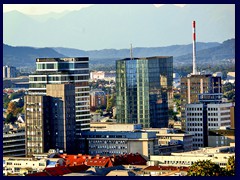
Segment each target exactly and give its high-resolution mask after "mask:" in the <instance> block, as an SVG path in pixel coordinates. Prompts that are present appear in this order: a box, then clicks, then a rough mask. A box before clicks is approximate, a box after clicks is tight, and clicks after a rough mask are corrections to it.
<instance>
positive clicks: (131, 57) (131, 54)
mask: <svg viewBox="0 0 240 180" xmlns="http://www.w3.org/2000/svg"><path fill="white" fill-rule="evenodd" d="M130 59H131V60H132V59H133V52H132V44H130Z"/></svg>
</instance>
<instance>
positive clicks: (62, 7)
mask: <svg viewBox="0 0 240 180" xmlns="http://www.w3.org/2000/svg"><path fill="white" fill-rule="evenodd" d="M162 5H164V4H155V6H156V7H160V6H162ZM175 5H176V6H179V7H183V6H184V4H175ZM89 6H91V4H3V12H9V11H13V10H17V11H19V12H22V13H24V14H31V15H39V14H47V13H50V12H56V13H59V12H63V11H72V10H79V9H82V8H84V7H89Z"/></svg>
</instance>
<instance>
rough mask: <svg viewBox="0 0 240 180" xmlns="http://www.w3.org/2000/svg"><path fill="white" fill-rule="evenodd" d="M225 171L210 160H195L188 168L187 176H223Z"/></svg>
mask: <svg viewBox="0 0 240 180" xmlns="http://www.w3.org/2000/svg"><path fill="white" fill-rule="evenodd" d="M224 175H226V171H225V170H224V169H223V168H221V167H220V166H219V165H218V164H215V163H213V162H211V161H210V160H203V161H200V160H199V161H197V162H195V163H193V165H192V166H191V167H190V169H189V170H188V173H187V176H224Z"/></svg>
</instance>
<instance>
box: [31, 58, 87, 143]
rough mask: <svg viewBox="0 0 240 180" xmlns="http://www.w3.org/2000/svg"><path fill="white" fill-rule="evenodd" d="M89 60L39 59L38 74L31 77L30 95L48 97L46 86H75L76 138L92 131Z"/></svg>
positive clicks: (37, 61) (37, 62)
mask: <svg viewBox="0 0 240 180" xmlns="http://www.w3.org/2000/svg"><path fill="white" fill-rule="evenodd" d="M88 61H89V59H88V58H87V57H80V58H38V59H36V64H37V68H36V73H35V74H32V75H30V76H29V94H43V95H46V84H68V83H72V84H74V85H75V105H76V108H75V114H76V136H77V138H80V136H81V132H82V131H87V130H89V129H90V120H91V115H90V104H89V103H90V102H89V101H90V100H89V91H90V90H89V85H88V79H89V64H88Z"/></svg>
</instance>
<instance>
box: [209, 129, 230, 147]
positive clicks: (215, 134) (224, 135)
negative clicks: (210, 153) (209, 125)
mask: <svg viewBox="0 0 240 180" xmlns="http://www.w3.org/2000/svg"><path fill="white" fill-rule="evenodd" d="M231 143H235V130H234V129H219V130H210V131H209V133H208V146H209V147H219V146H230V144H231Z"/></svg>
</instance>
